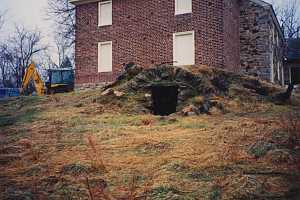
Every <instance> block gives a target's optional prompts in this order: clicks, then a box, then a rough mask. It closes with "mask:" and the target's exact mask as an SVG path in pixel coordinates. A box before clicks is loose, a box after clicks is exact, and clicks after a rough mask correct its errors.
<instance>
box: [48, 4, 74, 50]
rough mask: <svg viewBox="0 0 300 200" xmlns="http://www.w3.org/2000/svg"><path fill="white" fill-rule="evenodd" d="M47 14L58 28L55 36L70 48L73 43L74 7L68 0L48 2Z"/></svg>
mask: <svg viewBox="0 0 300 200" xmlns="http://www.w3.org/2000/svg"><path fill="white" fill-rule="evenodd" d="M47 13H48V15H49V16H50V17H51V19H54V21H55V22H56V24H57V26H58V29H57V30H59V32H57V34H59V35H60V37H61V38H63V39H64V40H65V41H67V42H68V44H69V46H71V45H72V44H73V43H74V41H75V6H73V5H72V4H70V3H69V0H48V9H47Z"/></svg>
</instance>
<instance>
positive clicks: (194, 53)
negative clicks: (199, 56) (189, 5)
mask: <svg viewBox="0 0 300 200" xmlns="http://www.w3.org/2000/svg"><path fill="white" fill-rule="evenodd" d="M183 35H192V38H193V47H192V48H193V49H192V50H193V61H192V63H191V64H179V63H176V60H175V57H176V55H177V53H176V51H175V46H176V37H177V36H183ZM195 64H196V41H195V31H184V32H176V33H173V65H174V66H190V65H195Z"/></svg>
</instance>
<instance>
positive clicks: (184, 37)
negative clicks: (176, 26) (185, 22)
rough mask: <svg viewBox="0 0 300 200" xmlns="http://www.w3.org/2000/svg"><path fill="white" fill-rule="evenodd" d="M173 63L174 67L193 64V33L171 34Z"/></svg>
mask: <svg viewBox="0 0 300 200" xmlns="http://www.w3.org/2000/svg"><path fill="white" fill-rule="evenodd" d="M173 61H174V65H175V66H184V65H194V64H195V36H194V31H189V32H180V33H174V34H173Z"/></svg>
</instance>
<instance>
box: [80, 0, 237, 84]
mask: <svg viewBox="0 0 300 200" xmlns="http://www.w3.org/2000/svg"><path fill="white" fill-rule="evenodd" d="M174 10H175V2H174V1H173V0H163V1H162V0H113V25H112V26H105V27H98V19H97V18H98V3H90V4H84V5H79V6H77V9H76V20H77V22H76V23H77V30H76V84H83V83H97V82H105V81H112V80H114V78H115V77H116V76H117V75H118V74H119V73H120V71H121V68H122V64H123V63H128V62H135V63H136V64H139V65H141V66H144V67H148V66H151V65H153V64H159V63H163V62H172V58H173V52H172V51H173V33H175V32H182V31H192V30H194V31H195V40H196V42H195V44H196V55H195V58H196V65H208V66H215V67H224V66H225V67H226V65H228V66H229V65H230V66H234V67H236V66H238V65H239V62H237V61H236V57H237V56H239V54H237V52H236V51H233V50H234V49H235V47H236V46H235V45H231V44H233V42H230V41H229V40H232V39H233V38H236V36H234V37H232V35H234V33H233V32H232V31H230V29H228V28H226V27H227V25H226V26H225V23H227V24H231V23H230V22H229V21H230V20H231V19H232V18H235V14H233V15H229V14H227V15H226V16H227V18H226V19H227V20H228V22H225V21H226V20H224V19H223V15H224V14H225V12H224V3H223V0H193V13H192V14H184V15H179V16H175V15H174ZM235 22H236V21H235ZM224 29H225V30H226V31H225V32H226V33H227V36H225V35H224ZM224 39H225V40H227V41H228V43H225V45H224ZM104 41H112V43H113V72H112V73H98V72H97V65H98V61H97V51H98V45H97V44H98V42H104ZM229 52H230V53H231V54H232V52H234V53H235V54H236V55H234V56H229V54H228V53H229ZM224 53H226V54H227V56H225V55H224ZM228 68H230V67H228ZM231 68H232V67H231Z"/></svg>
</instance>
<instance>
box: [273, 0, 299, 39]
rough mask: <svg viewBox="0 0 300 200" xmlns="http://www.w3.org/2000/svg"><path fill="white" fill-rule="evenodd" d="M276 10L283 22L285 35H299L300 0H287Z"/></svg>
mask: <svg viewBox="0 0 300 200" xmlns="http://www.w3.org/2000/svg"><path fill="white" fill-rule="evenodd" d="M275 10H276V12H277V16H278V18H279V20H280V21H281V23H282V27H283V29H284V34H285V37H287V38H294V37H298V36H299V31H300V0H286V1H284V3H283V5H282V6H281V8H278V9H275Z"/></svg>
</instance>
